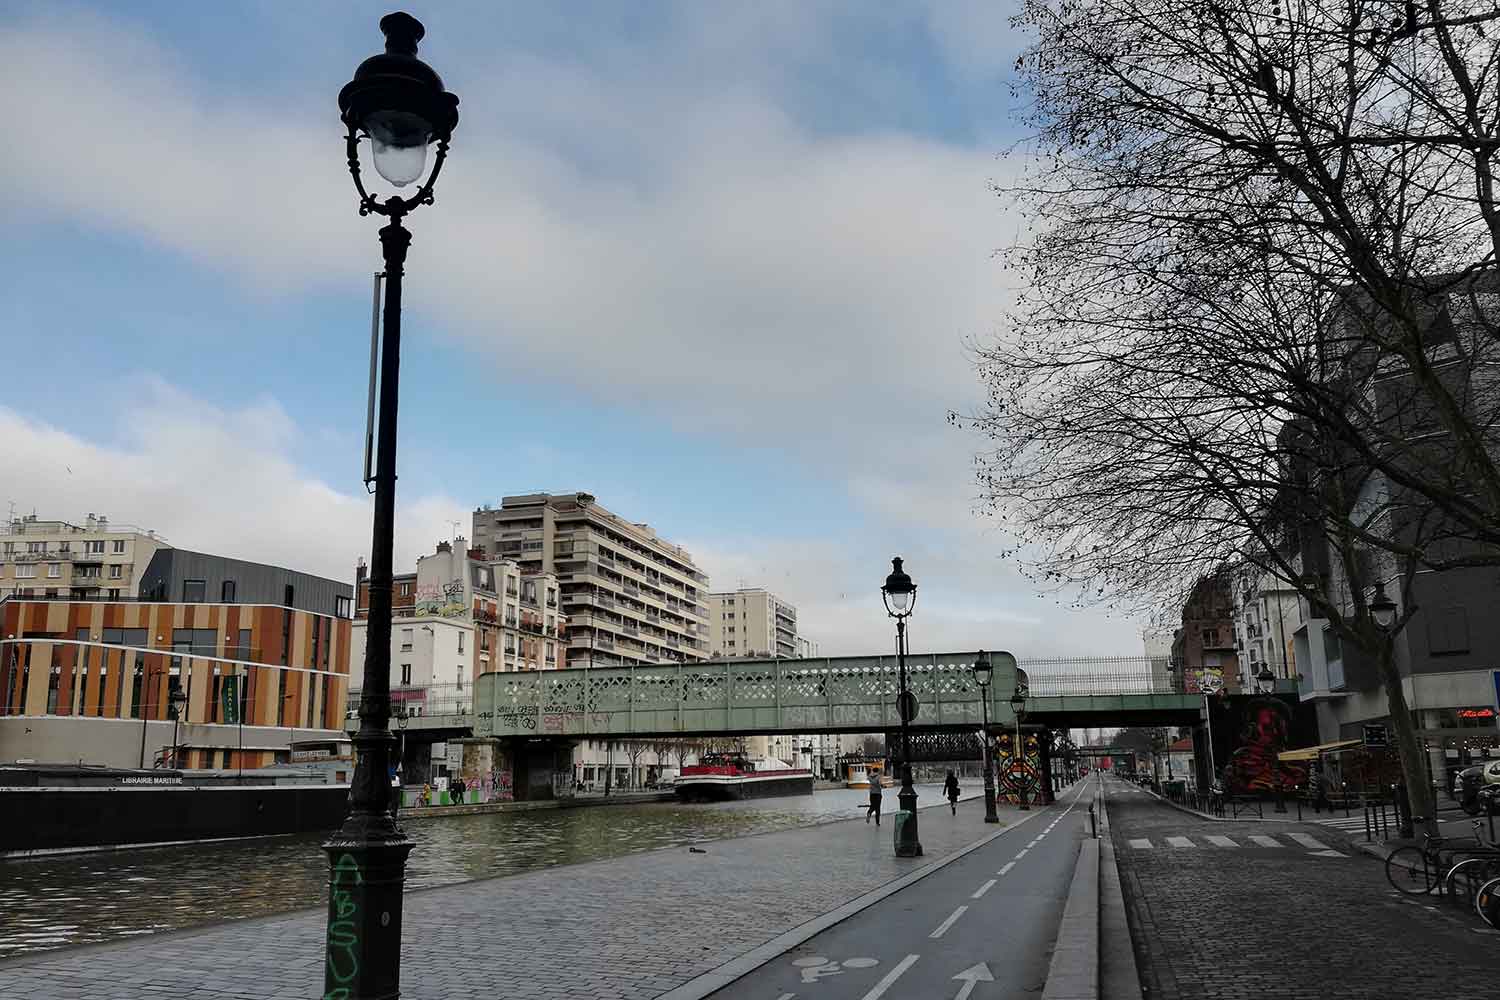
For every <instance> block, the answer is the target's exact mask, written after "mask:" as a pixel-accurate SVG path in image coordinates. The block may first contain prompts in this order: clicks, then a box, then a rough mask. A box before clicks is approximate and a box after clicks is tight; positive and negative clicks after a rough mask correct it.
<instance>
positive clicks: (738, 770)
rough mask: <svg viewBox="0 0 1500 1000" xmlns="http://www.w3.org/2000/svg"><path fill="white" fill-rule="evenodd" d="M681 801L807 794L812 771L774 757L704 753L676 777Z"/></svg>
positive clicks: (764, 797) (811, 785) (809, 793)
mask: <svg viewBox="0 0 1500 1000" xmlns="http://www.w3.org/2000/svg"><path fill="white" fill-rule="evenodd" d="M675 787H676V790H677V797H678V798H679V799H681V800H682V801H684V802H718V801H723V800H725V799H766V798H771V797H773V796H778V795H811V794H812V790H813V775H812V772H811V771H809V770H807V769H805V768H796V767H792V766H791V765H789V764H787V763H786V762H785V761H780V760H775V759H769V760H768V759H757V760H751V759H750V758H748V757H745V756H744V755H743V754H705V755H704V757H703V761H702V763H699V764H689V765H688V766H686V767H684V768H683V769H682V775H681V776H680V777H679V778H678V779H677V784H676V786H675Z"/></svg>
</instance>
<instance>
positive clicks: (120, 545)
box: [110, 538, 125, 556]
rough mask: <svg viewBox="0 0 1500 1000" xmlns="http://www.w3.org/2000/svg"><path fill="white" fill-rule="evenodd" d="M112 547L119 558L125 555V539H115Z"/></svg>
mask: <svg viewBox="0 0 1500 1000" xmlns="http://www.w3.org/2000/svg"><path fill="white" fill-rule="evenodd" d="M110 547H111V549H112V550H113V551H114V553H115V555H117V556H120V555H124V554H125V540H124V539H123V538H117V539H115V540H114V542H113V543H112V544H111V546H110Z"/></svg>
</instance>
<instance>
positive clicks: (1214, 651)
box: [1172, 571, 1241, 694]
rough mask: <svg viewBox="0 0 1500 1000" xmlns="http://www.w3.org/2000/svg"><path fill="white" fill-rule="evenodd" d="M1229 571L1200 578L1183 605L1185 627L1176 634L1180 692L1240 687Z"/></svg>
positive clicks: (1174, 656) (1174, 645) (1176, 682)
mask: <svg viewBox="0 0 1500 1000" xmlns="http://www.w3.org/2000/svg"><path fill="white" fill-rule="evenodd" d="M1229 579H1230V577H1229V573H1228V572H1227V571H1226V572H1220V573H1216V574H1213V575H1210V576H1205V577H1203V578H1202V579H1200V580H1199V581H1198V582H1197V583H1196V584H1195V585H1194V586H1193V590H1192V593H1191V594H1189V595H1188V599H1187V603H1186V604H1184V605H1183V608H1182V627H1181V628H1179V629H1177V631H1176V633H1175V634H1174V635H1173V637H1172V670H1173V671H1174V676H1175V678H1176V679H1175V680H1174V682H1173V683H1174V685H1175V686H1176V687H1177V689H1178V690H1179V691H1184V692H1186V693H1188V694H1197V693H1198V692H1199V691H1205V690H1208V691H1215V690H1221V689H1222V690H1227V691H1231V692H1236V691H1239V690H1241V687H1240V655H1239V650H1238V649H1236V648H1235V643H1234V620H1233V617H1232V615H1233V610H1234V599H1233V597H1232V596H1231V594H1230V587H1229Z"/></svg>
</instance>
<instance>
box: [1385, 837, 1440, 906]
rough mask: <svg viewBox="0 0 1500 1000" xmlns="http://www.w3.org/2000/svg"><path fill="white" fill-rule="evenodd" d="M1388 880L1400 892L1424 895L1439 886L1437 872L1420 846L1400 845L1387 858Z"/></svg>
mask: <svg viewBox="0 0 1500 1000" xmlns="http://www.w3.org/2000/svg"><path fill="white" fill-rule="evenodd" d="M1385 877H1386V881H1388V882H1390V883H1391V886H1392V887H1393V888H1394V889H1395V890H1396V891H1397V892H1400V893H1404V894H1406V895H1408V896H1423V895H1426V894H1427V893H1429V892H1431V891H1432V890H1433V889H1435V888H1436V887H1437V884H1438V878H1437V873H1436V872H1435V871H1434V870H1433V868H1432V866H1431V865H1430V864H1429V863H1428V861H1427V855H1425V854H1423V853H1422V849H1421V848H1420V847H1412V846H1407V847H1398V848H1396V849H1395V850H1394V851H1392V852H1391V853H1390V857H1388V858H1386V859H1385Z"/></svg>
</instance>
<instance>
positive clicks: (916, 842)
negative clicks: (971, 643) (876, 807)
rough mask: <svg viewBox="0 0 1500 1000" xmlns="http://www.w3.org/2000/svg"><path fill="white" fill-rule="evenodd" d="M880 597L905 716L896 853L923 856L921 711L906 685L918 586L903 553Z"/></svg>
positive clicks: (899, 705)
mask: <svg viewBox="0 0 1500 1000" xmlns="http://www.w3.org/2000/svg"><path fill="white" fill-rule="evenodd" d="M880 596H881V598H882V599H883V600H884V601H885V610H886V613H887V614H888V615H890V616H891V617H892V618H894V619H896V665H897V670H898V672H899V674H900V680H899V688H900V690H899V693H898V694H897V695H896V710H897V712H898V713H899V714H900V716H901V791H900V792H898V793H897V794H896V801H897V803H898V804H899V806H900V809H901V811H902V812H905V813H907V817H906V822H905V824H903V825H902V826H901V828H900V831H899V832H898V834H897V840H896V856H897V857H898V858H920V857H921V856H922V841H921V838H919V837H918V836H917V790H916V789H915V788H913V787H912V784H911V720H912V718H913V717H914V716H915V715H916V714H917V699H916V696H915V695H913V694H912V693H911V691H910V690H908V689H907V686H906V619H908V618H910V617H911V613H912V612H913V611H914V610H916V606H917V585H916V584H915V583H912V582H911V577H909V576H907V575H906V571H905V570H903V569H902V568H901V557H900V556H897V557H896V558H894V559H892V560H891V572H890V575H889V576H887V577H886V578H885V586H883V587H881V588H880Z"/></svg>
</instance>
